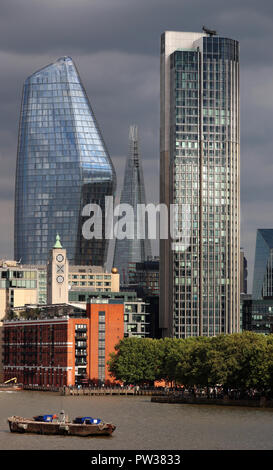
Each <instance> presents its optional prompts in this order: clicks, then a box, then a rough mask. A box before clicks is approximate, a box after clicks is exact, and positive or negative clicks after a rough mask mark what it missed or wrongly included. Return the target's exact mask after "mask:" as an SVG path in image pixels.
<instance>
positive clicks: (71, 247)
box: [14, 57, 116, 265]
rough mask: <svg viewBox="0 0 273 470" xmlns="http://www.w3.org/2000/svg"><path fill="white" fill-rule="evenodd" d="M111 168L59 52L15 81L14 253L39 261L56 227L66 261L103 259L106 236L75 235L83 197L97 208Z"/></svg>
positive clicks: (72, 71) (110, 186)
mask: <svg viewBox="0 0 273 470" xmlns="http://www.w3.org/2000/svg"><path fill="white" fill-rule="evenodd" d="M115 185H116V176H115V170H114V168H113V165H112V162H111V159H110V157H109V154H108V151H107V149H106V146H105V143H104V141H103V138H102V134H101V132H100V129H99V127H98V123H97V121H96V118H95V115H94V113H93V110H92V108H91V105H90V103H89V100H88V97H87V95H86V92H85V89H84V87H83V85H82V83H81V80H80V77H79V74H78V71H77V69H76V67H75V65H74V63H73V61H72V59H71V58H70V57H62V58H60V59H58V60H57V61H56V62H54V63H53V64H50V65H48V66H46V67H44V68H42V69H41V70H39V71H37V72H36V73H34V74H33V75H31V76H30V77H29V78H27V79H26V81H25V83H24V87H23V95H22V105H21V116H20V129H19V139H18V155H17V171H16V190H15V253H14V254H15V259H17V260H21V262H22V263H24V264H46V261H47V257H48V252H49V250H50V248H51V246H52V244H53V242H54V240H55V238H56V234H57V233H58V234H59V235H60V237H61V239H62V242H63V245H64V246H65V248H66V250H67V256H68V259H69V261H70V263H71V264H93V265H102V264H104V262H105V260H106V257H107V249H108V244H107V241H106V240H105V239H104V238H102V239H101V240H98V239H90V240H86V239H85V238H84V237H83V235H82V224H83V222H84V220H85V217H83V216H82V209H83V207H84V206H85V205H86V204H88V203H93V204H94V203H95V204H98V205H99V206H100V207H101V209H102V213H103V211H104V200H105V199H104V198H105V196H112V195H114V192H115Z"/></svg>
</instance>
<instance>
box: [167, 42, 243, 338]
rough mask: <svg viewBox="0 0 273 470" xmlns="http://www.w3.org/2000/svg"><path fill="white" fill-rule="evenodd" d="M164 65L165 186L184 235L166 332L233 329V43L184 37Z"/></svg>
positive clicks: (173, 264)
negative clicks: (167, 75)
mask: <svg viewBox="0 0 273 470" xmlns="http://www.w3.org/2000/svg"><path fill="white" fill-rule="evenodd" d="M189 34H190V33H189ZM193 34H194V33H193ZM200 36H202V35H200ZM187 44H188V42H187ZM163 53H165V49H163ZM169 70H170V78H169V105H168V106H169V109H168V112H169V126H168V130H167V131H169V136H168V138H169V147H168V152H169V153H168V156H169V168H170V170H169V181H168V183H167V186H168V187H169V202H170V203H172V204H176V205H177V207H178V209H177V214H176V219H175V224H176V228H177V229H178V230H179V231H180V233H181V234H182V235H181V236H180V238H179V240H176V241H175V243H171V244H169V246H168V250H170V251H169V266H165V269H166V270H168V269H169V267H170V271H169V272H170V274H169V279H168V282H169V285H170V286H171V287H170V288H169V292H170V294H169V297H170V298H169V301H170V302H169V304H170V309H169V315H170V317H171V321H169V334H171V335H173V336H175V337H188V336H199V335H204V336H214V335H217V334H220V333H232V332H234V331H238V329H239V284H238V272H239V246H240V245H239V174H240V173H239V45H238V42H237V41H234V40H231V39H226V38H221V37H218V36H205V37H200V38H199V39H197V40H193V41H192V47H190V48H189V47H185V48H183V41H182V42H181V45H180V47H177V48H176V49H175V50H174V51H173V52H172V53H171V54H170V56H169ZM165 73H166V72H165ZM165 80H166V78H165ZM163 83H164V82H163ZM165 84H166V82H165ZM165 112H166V108H165ZM163 143H164V142H162V141H161V144H162V146H163ZM166 147H167V146H166ZM166 147H165V154H164V155H163V154H162V157H163V158H164V159H166ZM162 150H163V149H162ZM161 167H163V165H162V166H161ZM162 180H164V175H163V176H162ZM163 184H166V182H163ZM161 202H164V201H162V200H161ZM164 249H166V245H165V248H163V250H162V254H163V257H164ZM163 263H164V261H163Z"/></svg>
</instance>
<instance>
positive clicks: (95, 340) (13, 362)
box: [3, 299, 124, 387]
mask: <svg viewBox="0 0 273 470" xmlns="http://www.w3.org/2000/svg"><path fill="white" fill-rule="evenodd" d="M95 302H96V303H95ZM112 302H113V303H112ZM123 336H124V305H123V303H116V301H112V300H110V299H109V300H108V301H107V303H98V300H96V301H90V303H89V304H88V305H87V311H86V316H85V317H83V316H82V317H81V318H78V317H76V318H75V317H73V316H62V317H60V318H45V319H35V320H13V321H5V322H4V348H3V349H4V380H8V379H10V378H12V377H17V380H18V382H19V383H23V384H33V385H34V384H37V385H40V386H47V385H49V386H55V387H61V386H63V385H74V384H76V383H81V380H82V378H83V377H86V378H87V379H89V380H92V381H101V382H107V381H114V379H113V378H112V377H110V374H109V372H108V367H107V361H108V360H109V354H110V353H111V352H113V351H114V347H115V345H116V344H117V343H118V342H119V341H120V339H122V338H123Z"/></svg>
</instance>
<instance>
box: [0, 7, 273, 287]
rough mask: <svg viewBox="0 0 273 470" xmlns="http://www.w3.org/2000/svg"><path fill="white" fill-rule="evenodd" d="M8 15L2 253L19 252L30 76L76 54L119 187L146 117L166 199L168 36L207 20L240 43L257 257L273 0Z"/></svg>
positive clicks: (271, 215)
mask: <svg viewBox="0 0 273 470" xmlns="http://www.w3.org/2000/svg"><path fill="white" fill-rule="evenodd" d="M0 13H1V15H0V70H1V72H0V165H1V166H0V168H1V171H0V220H1V236H0V257H1V256H3V255H6V254H9V255H10V256H12V251H13V242H12V237H13V194H14V175H15V167H16V147H17V131H18V121H19V111H20V100H21V91H22V85H23V82H24V80H25V78H26V77H27V76H28V75H30V74H32V73H33V72H34V71H36V70H37V69H39V68H41V67H43V66H44V65H46V64H48V63H51V62H53V61H55V60H56V59H57V58H58V57H60V56H62V55H70V56H71V57H72V58H73V60H74V62H75V64H76V65H77V67H78V69H79V72H80V75H81V78H82V81H83V84H84V86H85V88H86V91H87V93H88V96H89V98H90V101H91V105H92V107H93V109H94V111H95V114H96V117H97V119H98V122H99V124H100V127H101V129H102V131H103V135H104V139H105V141H106V144H107V147H108V149H109V152H110V154H111V157H112V160H113V162H114V164H115V167H116V170H117V174H118V182H119V189H120V185H121V184H122V182H123V171H124V163H125V158H126V155H127V151H128V130H129V125H130V124H137V125H139V133H140V145H141V151H142V157H143V166H144V175H145V180H146V187H147V198H148V200H149V201H157V200H158V185H159V183H158V178H159V44H160V34H161V33H162V32H163V31H164V30H178V31H183V30H184V31H200V30H201V28H202V25H203V24H206V25H207V26H208V27H211V28H213V29H216V30H217V31H218V32H219V34H221V35H222V36H227V37H232V38H235V39H238V40H239V41H240V48H241V194H242V215H241V221H242V241H241V244H242V245H243V246H244V248H245V250H246V255H247V257H248V259H249V261H250V265H252V261H253V256H254V248H255V234H256V229H257V228H258V226H259V227H263V226H264V227H273V209H272V208H273V204H272V200H273V189H272V184H271V180H272V173H273V164H272V162H273V159H272V138H273V137H272V136H273V133H272V122H273V80H272V78H273V48H272V47H271V44H272V43H273V2H272V1H271V0H270V1H269V0H260V1H259V2H257V1H256V0H255V1H254V0H247V1H240V2H238V0H229V1H228V2H227V1H226V0H206V1H205V0H168V1H166V0H77V1H76V0H54V1H53V0H46V1H44V0H23V1H22V0H2V1H1V5H0ZM3 221H4V223H3ZM250 271H251V270H250ZM250 278H251V276H250Z"/></svg>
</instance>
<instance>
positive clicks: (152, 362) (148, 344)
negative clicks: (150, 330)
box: [108, 338, 160, 384]
mask: <svg viewBox="0 0 273 470" xmlns="http://www.w3.org/2000/svg"><path fill="white" fill-rule="evenodd" d="M115 350H116V352H115V353H112V354H111V355H110V360H109V361H108V364H109V371H110V373H111V374H112V375H113V376H114V377H115V378H116V379H117V380H121V381H122V382H125V383H133V384H141V383H144V382H154V381H155V380H157V379H158V375H159V369H160V357H159V354H158V352H159V351H158V341H157V340H153V339H149V338H125V339H123V340H121V341H120V342H119V343H118V344H117V345H116V347H115Z"/></svg>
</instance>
